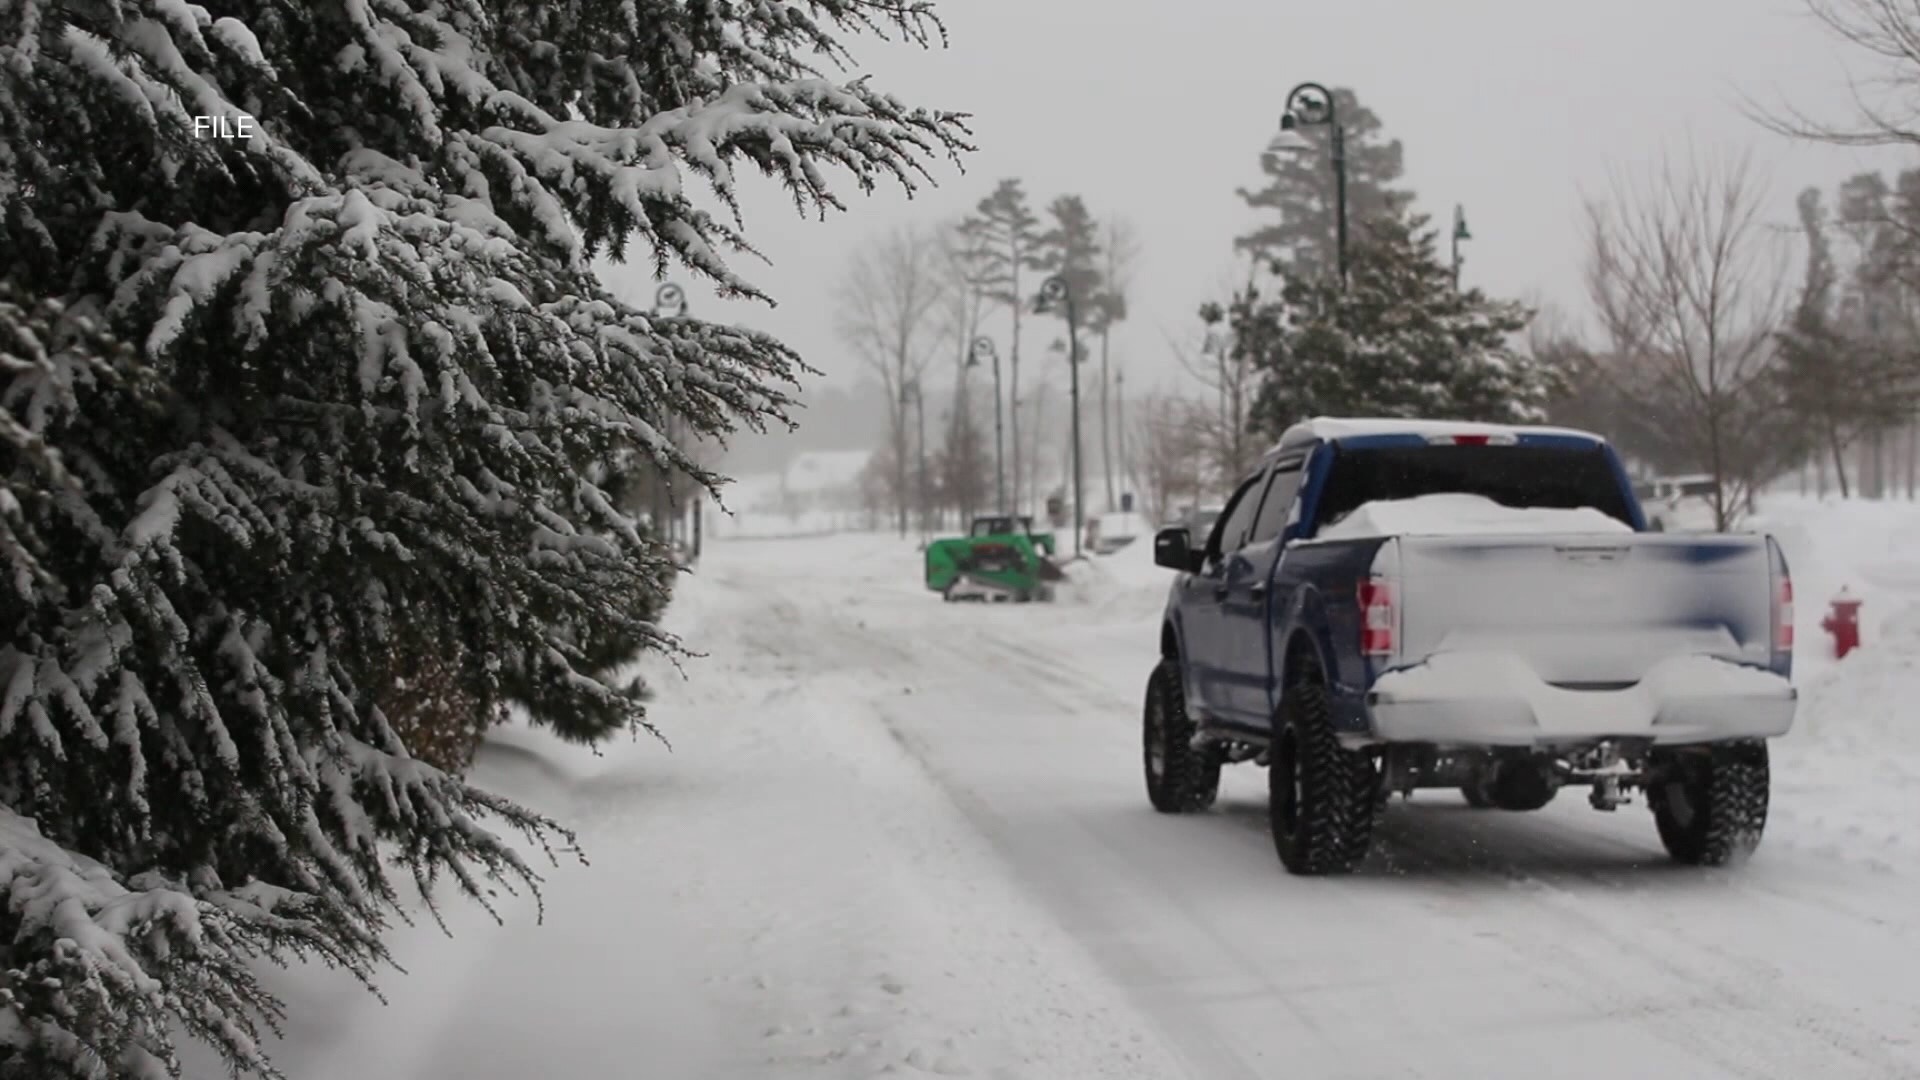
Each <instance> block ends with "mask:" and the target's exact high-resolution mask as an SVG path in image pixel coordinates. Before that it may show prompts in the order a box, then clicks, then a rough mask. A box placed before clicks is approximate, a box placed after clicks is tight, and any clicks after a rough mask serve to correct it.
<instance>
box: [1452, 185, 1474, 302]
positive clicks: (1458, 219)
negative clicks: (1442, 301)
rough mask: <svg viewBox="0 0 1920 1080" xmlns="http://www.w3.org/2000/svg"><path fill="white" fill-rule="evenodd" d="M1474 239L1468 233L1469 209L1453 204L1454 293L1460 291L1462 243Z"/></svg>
mask: <svg viewBox="0 0 1920 1080" xmlns="http://www.w3.org/2000/svg"><path fill="white" fill-rule="evenodd" d="M1471 239H1473V234H1472V233H1470V232H1468V231H1467V208H1466V207H1464V206H1461V205H1460V204H1459V203H1454V204H1453V291H1454V292H1459V291H1460V264H1461V263H1462V262H1463V261H1464V260H1463V259H1461V258H1460V241H1462V240H1471Z"/></svg>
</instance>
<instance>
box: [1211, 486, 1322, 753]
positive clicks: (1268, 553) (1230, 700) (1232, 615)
mask: <svg viewBox="0 0 1920 1080" xmlns="http://www.w3.org/2000/svg"><path fill="white" fill-rule="evenodd" d="M1306 460H1307V454H1306V452H1305V451H1300V452H1298V453H1293V454H1288V455H1286V456H1284V457H1282V458H1280V459H1279V460H1277V461H1275V462H1274V463H1273V474H1272V478H1271V479H1270V480H1269V481H1268V482H1267V487H1266V494H1265V497H1264V498H1263V499H1262V500H1261V501H1260V510H1259V512H1258V513H1257V514H1256V515H1255V517H1254V522H1253V528H1252V529H1251V530H1250V531H1249V532H1248V534H1247V541H1246V543H1245V544H1244V545H1242V546H1241V548H1240V549H1239V550H1238V551H1236V552H1235V553H1234V554H1233V555H1232V556H1230V557H1229V558H1228V559H1227V572H1226V584H1227V598H1226V601H1225V602H1224V603H1222V604H1221V605H1220V624H1221V638H1222V640H1223V641H1224V643H1225V647H1224V648H1223V650H1222V655H1223V656H1224V657H1225V658H1226V665H1225V666H1226V667H1227V670H1226V671H1225V672H1224V673H1222V674H1221V676H1220V678H1219V681H1220V683H1221V685H1222V686H1223V687H1224V688H1225V694H1224V700H1223V701H1222V702H1221V703H1220V704H1218V705H1216V706H1215V707H1216V708H1217V709H1219V710H1220V713H1221V715H1220V719H1222V720H1225V721H1229V722H1231V723H1236V724H1242V725H1247V726H1251V727H1256V728H1261V729H1265V728H1266V727H1267V726H1268V725H1269V724H1270V723H1271V722H1272V720H1273V707H1274V700H1275V699H1274V695H1273V694H1272V692H1271V690H1272V679H1271V674H1272V672H1271V670H1270V668H1271V664H1272V656H1273V647H1272V635H1273V618H1272V617H1271V616H1270V615H1269V612H1272V611H1277V612H1280V613H1282V614H1284V613H1285V612H1286V610H1287V605H1288V604H1290V603H1291V602H1292V600H1293V598H1292V597H1291V596H1283V595H1279V594H1277V593H1275V592H1274V591H1273V590H1274V589H1277V588H1280V586H1278V585H1276V584H1275V582H1274V576H1275V575H1274V571H1275V569H1276V568H1277V567H1278V565H1279V563H1280V560H1281V558H1283V557H1284V555H1285V552H1286V541H1287V539H1288V537H1287V535H1286V529H1287V522H1288V519H1289V517H1290V513H1289V512H1290V511H1291V510H1292V508H1293V503H1294V499H1295V497H1296V496H1297V495H1298V494H1299V491H1300V481H1301V477H1302V476H1303V475H1305V474H1304V471H1303V466H1304V465H1305V463H1306Z"/></svg>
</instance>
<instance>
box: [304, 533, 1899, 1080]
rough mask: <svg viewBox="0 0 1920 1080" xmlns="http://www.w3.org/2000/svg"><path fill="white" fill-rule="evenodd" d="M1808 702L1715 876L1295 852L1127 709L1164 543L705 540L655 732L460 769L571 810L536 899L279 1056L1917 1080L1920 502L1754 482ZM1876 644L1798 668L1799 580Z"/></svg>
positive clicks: (820, 1068)
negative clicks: (1175, 800)
mask: <svg viewBox="0 0 1920 1080" xmlns="http://www.w3.org/2000/svg"><path fill="white" fill-rule="evenodd" d="M1770 510H1771V513H1770V515H1769V519H1768V521H1767V525H1768V527H1770V528H1774V529H1777V530H1779V532H1780V534H1781V536H1782V538H1783V540H1784V541H1785V542H1786V544H1787V546H1788V549H1789V554H1790V556H1791V557H1792V558H1793V560H1794V569H1795V576H1796V582H1797V584H1798V586H1799V593H1800V603H1799V619H1798V622H1799V626H1798V632H1799V635H1800V641H1801V645H1802V649H1801V651H1802V654H1803V657H1804V659H1803V662H1802V665H1801V666H1802V670H1803V686H1804V692H1805V694H1806V707H1805V709H1804V710H1803V714H1802V716H1803V720H1802V725H1801V729H1800V730H1798V731H1797V732H1796V733H1795V734H1794V735H1793V736H1791V737H1790V738H1788V739H1787V740H1784V741H1783V742H1782V743H1781V744H1780V745H1779V746H1778V748H1777V752H1776V756H1775V776H1776V799H1775V811H1774V820H1773V823H1772V825H1771V827H1770V830H1769V834H1768V837H1767V840H1766V843H1765V844H1764V845H1763V847H1762V849H1761V851H1760V854H1759V855H1758V856H1757V857H1756V858H1755V859H1754V861H1753V862H1751V863H1750V864H1748V865H1746V866H1744V867H1742V868H1739V869H1737V870H1727V871H1704V872H1703V871H1698V870H1685V869H1680V868H1677V867H1673V866H1671V865H1669V864H1668V862H1667V860H1666V858H1665V856H1664V854H1663V853H1662V852H1661V850H1660V847H1659V843H1658V840H1657V839H1656V838H1655V836H1654V831H1653V825H1652V822H1651V820H1650V817H1649V815H1648V814H1647V813H1646V812H1645V810H1644V809H1643V808H1641V807H1638V806H1634V807H1628V808H1625V809H1623V810H1621V811H1620V812H1618V813H1616V814H1612V815H1603V814H1599V813H1596V812H1594V811H1592V810H1589V809H1588V808H1587V807H1586V806H1585V804H1584V800H1583V799H1581V798H1579V797H1578V793H1570V796H1569V797H1565V798H1563V799H1562V800H1560V801H1559V802H1556V803H1555V804H1554V805H1553V806H1550V807H1548V808H1547V809H1546V810H1544V811H1541V812H1539V813H1534V814H1505V813H1499V812H1475V811H1470V810H1468V809H1466V808H1465V807H1464V806H1463V805H1462V804H1461V803H1460V801H1459V800H1458V798H1457V797H1450V796H1447V795H1442V794H1438V793H1436V794H1433V795H1430V796H1423V797H1422V798H1420V799H1416V800H1414V801H1413V802H1411V803H1405V804H1396V805H1395V807H1394V808H1393V810H1392V811H1391V812H1390V814H1389V816H1388V818H1387V820H1386V822H1385V823H1384V825H1383V830H1382V836H1381V846H1380V850H1379V851H1378V852H1377V853H1376V854H1375V856H1374V857H1373V858H1372V859H1370V860H1369V861H1368V863H1367V864H1366V865H1365V866H1364V867H1363V868H1362V869H1361V871H1360V872H1359V873H1358V874H1356V875H1355V876H1353V877H1350V878H1344V879H1331V880H1309V879H1300V878H1291V877H1288V876H1286V875H1285V874H1284V873H1283V872H1282V871H1281V870H1280V868H1279V866H1278V864H1277V860H1276V859H1275V857H1274V854H1273V849H1272V846H1271V843H1270V842H1269V840H1268V837H1267V830H1266V820H1265V795H1264V784H1263V780H1264V778H1263V777H1262V775H1261V774H1260V773H1259V772H1258V771H1257V770H1255V769H1253V768H1252V767H1250V766H1243V767H1240V768H1239V769H1236V770H1230V771H1229V775H1228V779H1227V784H1226V787H1225V790H1224V792H1223V797H1222V800H1221V805H1220V806H1219V808H1218V809H1217V810H1216V811H1215V812H1213V813H1211V814H1206V815H1200V816H1197V817H1192V818H1167V817H1161V816H1158V815H1156V814H1154V813H1153V812H1152V811H1151V810H1149V809H1148V808H1147V805H1146V800H1145V796H1144V794H1143V792H1142V791H1141V785H1140V780H1139V766H1138V750H1137V747H1138V741H1137V740H1138V736H1137V730H1138V705H1139V697H1140V693H1141V688H1142V685H1143V683H1144V680H1145V677H1146V673H1147V670H1148V668H1149V666H1150V665H1151V663H1152V660H1153V651H1154V644H1155V638H1154V633H1153V630H1154V619H1155V617H1156V616H1157V613H1158V610H1159V606H1160V602H1161V599H1162V597H1163V595H1164V588H1165V585H1166V583H1167V578H1166V577H1165V576H1164V573H1163V572H1161V571H1158V570H1156V569H1155V568H1153V567H1152V566H1151V565H1150V561H1149V560H1150V558H1151V553H1150V546H1149V545H1148V544H1147V543H1145V542H1142V543H1137V544H1135V545H1133V546H1131V547H1129V548H1128V549H1125V550H1123V551H1122V552H1120V553H1119V554H1116V555H1114V556H1111V557H1107V558H1103V559H1098V560H1094V561H1093V562H1091V563H1089V564H1084V565H1082V566H1079V567H1077V568H1076V570H1075V573H1074V579H1073V580H1072V581H1071V582H1069V584H1068V586H1067V587H1066V588H1065V589H1064V590H1063V595H1062V602H1061V603H1059V604H1055V605H1030V606H1021V607H1012V606H1004V605H993V606H985V605H946V604H942V603H940V602H939V600H938V598H937V597H935V596H933V595H932V594H929V593H926V592H925V591H924V590H922V589H921V588H920V587H919V556H918V554H917V553H916V552H915V551H914V550H913V548H912V546H911V544H902V543H899V542H896V541H892V540H889V539H886V538H875V537H863V536H853V537H848V536H842V537H831V538H814V539H803V540H787V541H746V540H741V541H732V542H721V543H715V544H713V545H712V546H711V548H710V549H709V551H708V555H707V558H706V561H705V562H704V563H703V565H702V566H701V568H700V572H699V575H698V577H697V578H694V579H692V580H689V581H687V582H685V583H684V584H683V586H682V591H681V593H680V596H679V598H678V599H677V600H676V602H675V605H674V608H673V611H672V623H673V625H674V628H675V629H677V630H679V631H680V632H681V633H683V634H684V635H686V636H687V637H688V639H689V640H690V642H691V643H692V644H694V645H695V646H696V647H697V648H700V649H702V650H703V651H705V652H707V653H708V654H710V655H709V657H708V658H706V659H703V660H699V661H695V662H693V663H691V664H690V665H689V675H690V679H689V680H688V681H685V682H679V681H677V680H675V681H670V682H669V683H668V685H665V686H663V688H662V693H661V697H660V702H659V704H658V706H657V707H656V712H655V715H656V718H657V719H658V721H659V722H660V723H661V724H662V725H663V726H664V727H665V729H666V730H667V732H668V733H669V735H670V737H671V738H672V739H673V740H674V749H673V751H672V752H671V753H669V752H668V751H667V750H665V749H664V748H661V747H659V746H658V745H657V744H653V743H649V742H642V743H639V744H635V745H631V746H628V745H622V746H619V747H616V748H614V750H613V751H612V752H610V753H609V754H608V755H607V756H606V757H604V758H600V759H594V758H591V757H589V756H587V755H585V754H582V753H581V752H579V751H575V750H571V749H568V748H564V747H560V746H557V745H555V744H553V743H552V742H551V741H549V740H546V739H544V738H542V737H540V736H538V735H535V734H532V733H527V732H509V733H507V734H506V735H505V736H504V737H503V738H502V739H500V740H498V742H497V744H496V745H494V746H493V747H491V748H490V749H489V750H488V752H487V754H486V756H485V758H484V760H483V763H482V766H481V779H482V780H483V781H484V782H486V783H489V784H491V785H493V786H494V787H496V788H497V789H500V790H503V791H505V792H507V793H509V794H513V795H516V796H519V797H521V798H523V799H525V800H528V801H530V802H533V803H534V804H536V805H539V806H541V807H542V808H544V809H550V810H552V811H554V812H556V813H558V814H560V815H561V816H563V817H566V818H568V819H569V820H570V821H571V822H572V823H574V824H576V825H577V826H579V827H580V828H581V831H582V839H583V842H584V844H585V846H586V849H587V852H588V855H589V856H590V857H591V859H592V860H593V865H592V867H591V868H580V867H577V866H568V867H565V868H563V869H561V870H558V871H555V872H554V874H553V875H552V878H551V881H550V883H549V891H548V897H547V923H546V925H544V926H537V925H534V923H533V921H532V919H531V914H530V912H529V911H528V910H527V909H526V907H525V906H524V905H517V906H516V905H510V906H509V909H508V910H509V920H508V925H507V927H505V928H504V929H496V928H493V927H491V926H490V925H488V924H486V923H485V921H484V919H483V918H480V917H476V916H473V915H472V913H463V914H462V915H461V916H460V918H459V920H458V922H459V925H458V927H457V937H456V938H455V939H453V940H451V941H449V940H446V939H444V938H442V937H440V936H439V935H438V933H437V932H436V931H433V930H431V929H430V928H423V929H420V930H418V931H416V932H413V933H410V934H408V935H406V936H405V937H404V939H403V942H402V958H403V960H404V961H405V962H406V963H407V964H408V965H409V967H410V969H411V970H412V974H410V975H408V976H405V977H399V976H396V977H394V978H392V979H390V980H388V985H387V986H386V990H387V991H388V994H389V996H390V998H391V999H392V1003H391V1005H388V1006H384V1007H383V1006H381V1005H380V1004H379V1003H378V1002H376V1001H373V1000H372V999H370V998H366V997H364V996H362V995H359V994H358V993H357V992H356V991H354V990H352V989H351V988H350V987H344V986H340V985H338V984H337V983H333V982H328V981H325V980H320V979H316V978H314V977H313V976H311V975H308V974H306V973H301V974H300V975H299V976H298V978H297V979H296V980H295V981H294V982H293V983H292V985H293V987H294V993H295V994H296V1000H297V1002H298V1019H299V1023H298V1025H297V1026H296V1028H295V1030H294V1031H293V1032H291V1033H290V1039H289V1042H288V1044H287V1045H286V1046H285V1047H284V1048H283V1049H282V1051H281V1058H282V1061H283V1064H285V1065H286V1066H287V1067H288V1069H289V1072H290V1074H291V1075H292V1076H294V1077H296V1078H304V1080H334V1078H341V1080H345V1078H353V1080H363V1078H366V1077H374V1076H377V1077H381V1078H383V1080H384V1078H392V1080H441V1078H446V1080H452V1078H456V1077H459V1078H474V1077H502V1078H520V1077H531V1076H540V1077H546V1078H551V1080H571V1078H576V1077H577V1078H581V1080H589V1078H591V1080H603V1078H611V1077H646V1078H656V1077H657V1078H659V1080H705V1078H709V1077H712V1078H723V1080H732V1078H738V1080H767V1078H772V1077H866V1076H875V1075H900V1076H917V1075H929V1074H930V1075H956V1076H963V1075H970V1076H976V1077H987V1078H996V1080H1013V1078H1024V1080H1078V1078H1098V1077H1116V1078H1118V1077H1126V1078H1136V1077H1137V1078H1141V1080H1146V1078H1155V1080H1166V1078H1172V1077H1193V1078H1196V1080H1254V1078H1256V1077H1258V1078H1268V1080H1270V1078H1272V1077H1276V1076H1290V1077H1303V1078H1304V1077H1313V1078H1336V1077H1340V1078H1346V1077H1351V1078H1361V1077H1369V1078H1372V1077H1435V1078H1442V1077H1448V1078H1450V1077H1462V1076H1472V1077H1480V1078H1496V1080H1498V1078H1515V1080H1518V1078H1523V1077H1524V1078H1528V1080H1534V1078H1537V1077H1541V1076H1553V1077H1556V1078H1561V1077H1566V1078H1584V1077H1593V1078H1596V1080H1597V1078H1603V1077H1604V1078H1605V1080H1616V1078H1617V1077H1619V1076H1622V1075H1627V1076H1649V1077H1675V1078H1684V1080H1712V1078H1717V1077H1748V1078H1760V1077H1780V1078H1794V1080H1801V1078H1807V1077H1815V1076H1817V1077H1821V1078H1823V1080H1824V1078H1847V1077H1914V1076H1920V978H1915V977H1914V976H1913V972H1914V971H1916V970H1920V924H1917V923H1916V920H1915V918H1914V913H1915V912H1917V911H1920V857H1916V856H1920V834H1916V833H1915V831H1914V830H1913V829H1912V827H1911V826H1912V823H1913V822H1914V821H1916V820H1920V754H1917V753H1916V751H1920V731H1917V729H1916V726H1915V724H1914V723H1913V719H1912V714H1911V711H1910V708H1909V703H1910V702H1912V701H1914V700H1916V699H1920V606H1916V605H1915V604H1914V601H1915V600H1917V599H1920V545H1916V544H1914V543H1912V541H1913V540H1915V539H1920V510H1916V509H1914V508H1912V507H1905V506H1888V507H1873V506H1859V505H1849V506H1843V507H1838V508H1834V507H1826V508H1822V507H1819V506H1816V505H1814V504H1811V503H1807V502H1804V501H1793V500H1780V501H1777V502H1776V503H1774V504H1773V505H1772V506H1771V507H1770ZM1841 584H1847V585H1849V586H1850V587H1851V588H1852V589H1853V591H1855V592H1856V593H1860V594H1862V595H1863V596H1864V597H1865V598H1866V600H1867V604H1868V616H1869V617H1868V620H1867V622H1868V628H1869V645H1868V647H1867V648H1866V649H1865V650H1863V651H1862V652H1861V653H1858V654H1856V655H1855V656H1854V657H1852V658H1850V659H1849V660H1848V661H1846V662H1845V663H1843V664H1839V665H1834V664H1832V663H1828V662H1823V661H1821V660H1820V659H1819V658H1818V657H1819V654H1820V653H1821V652H1822V651H1823V650H1824V648H1825V643H1826V636H1825V635H1824V634H1823V633H1822V632H1821V631H1820V629H1819V625H1818V624H1819V619H1820V618H1821V616H1822V615H1823V614H1824V611H1825V606H1826V605H1825V600H1826V598H1827V594H1828V593H1829V592H1831V591H1832V590H1833V589H1837V588H1838V587H1839V586H1840V585H1841Z"/></svg>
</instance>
